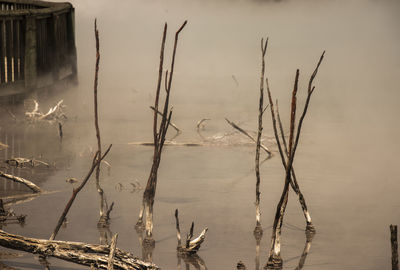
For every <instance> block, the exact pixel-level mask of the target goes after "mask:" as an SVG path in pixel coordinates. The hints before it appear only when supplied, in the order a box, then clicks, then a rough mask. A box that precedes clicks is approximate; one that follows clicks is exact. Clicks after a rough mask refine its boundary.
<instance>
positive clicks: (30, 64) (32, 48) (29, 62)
mask: <svg viewBox="0 0 400 270" xmlns="http://www.w3.org/2000/svg"><path fill="white" fill-rule="evenodd" d="M24 69H25V88H26V89H27V90H28V91H30V90H32V89H34V88H35V87H36V82H37V40H36V19H35V17H33V16H27V17H26V30H25V67H24Z"/></svg>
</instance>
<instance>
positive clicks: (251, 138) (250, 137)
mask: <svg viewBox="0 0 400 270" xmlns="http://www.w3.org/2000/svg"><path fill="white" fill-rule="evenodd" d="M225 120H226V122H228V124H229V125H231V126H232V127H233V128H234V129H237V130H238V131H240V132H241V133H243V134H244V135H246V136H247V137H248V138H249V139H250V140H252V141H253V142H255V143H257V140H256V139H254V137H253V136H251V135H250V134H249V133H248V132H247V131H245V130H244V129H242V128H241V127H239V126H238V125H237V124H235V123H234V122H231V121H229V119H228V118H225ZM260 147H261V148H262V149H263V150H264V151H265V152H267V154H268V156H269V157H271V156H272V152H271V150H269V149H268V147H266V146H265V145H264V144H262V143H261V144H260Z"/></svg>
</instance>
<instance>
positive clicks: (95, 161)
mask: <svg viewBox="0 0 400 270" xmlns="http://www.w3.org/2000/svg"><path fill="white" fill-rule="evenodd" d="M111 147H112V144H110V146H109V147H108V149H107V150H106V152H105V153H104V155H103V156H100V155H99V152H97V153H96V154H95V155H94V157H93V162H92V167H91V168H90V169H89V172H88V173H87V175H86V177H85V178H84V180H83V181H82V183H81V184H80V186H79V187H77V188H76V189H75V188H74V189H73V191H72V196H71V198H70V199H69V201H68V203H67V205H66V206H65V209H64V211H63V213H62V214H61V216H60V218H59V220H58V223H57V225H56V227H55V229H54V232H53V234H52V235H51V236H50V240H54V239H55V237H56V235H57V233H58V231H59V230H60V227H61V225H62V223H63V221H64V219H65V217H66V216H67V214H68V211H69V209H70V208H71V206H72V203H73V202H74V200H75V198H76V196H77V195H78V193H79V191H81V190H82V189H83V187H84V186H85V185H86V183H87V181H88V180H89V178H90V176H91V175H92V173H93V171H94V169H95V168H96V167H97V166H98V165H99V163H100V162H101V161H102V160H103V159H104V157H105V156H106V155H107V154H108V152H110V149H111Z"/></svg>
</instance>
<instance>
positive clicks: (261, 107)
mask: <svg viewBox="0 0 400 270" xmlns="http://www.w3.org/2000/svg"><path fill="white" fill-rule="evenodd" d="M267 47H268V38H267V40H266V41H265V43H264V39H261V78H260V101H259V106H258V132H257V141H256V157H255V172H256V203H255V204H256V227H255V228H254V236H255V238H256V240H257V238H261V236H262V234H263V230H262V227H261V212H260V182H261V176H260V147H261V136H262V131H263V121H262V118H263V114H264V111H265V110H264V77H265V54H266V53H267ZM268 154H269V155H271V152H269V153H268Z"/></svg>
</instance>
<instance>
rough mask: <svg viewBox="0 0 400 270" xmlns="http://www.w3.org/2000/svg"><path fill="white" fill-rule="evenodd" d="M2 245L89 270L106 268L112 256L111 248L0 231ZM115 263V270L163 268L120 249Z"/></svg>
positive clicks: (115, 255)
mask: <svg viewBox="0 0 400 270" xmlns="http://www.w3.org/2000/svg"><path fill="white" fill-rule="evenodd" d="M0 245H1V246H3V247H6V248H11V249H16V250H20V251H25V252H29V253H33V254H39V255H42V256H51V257H55V258H58V259H61V260H65V261H69V262H73V263H76V264H81V265H86V266H89V267H90V266H91V265H93V266H94V267H96V268H98V269H107V267H108V259H109V254H110V246H108V245H96V244H87V243H81V242H69V241H56V240H45V239H36V238H28V237H24V236H20V235H15V234H10V233H7V232H5V231H2V230H0ZM112 263H113V267H114V269H122V270H125V269H126V270H132V269H135V270H136V269H137V270H155V269H160V268H159V267H158V266H156V265H155V264H153V263H146V262H143V261H141V260H139V259H138V258H136V257H135V256H133V254H131V253H129V252H126V251H123V250H120V249H118V248H116V249H115V252H114V258H113V261H112Z"/></svg>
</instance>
